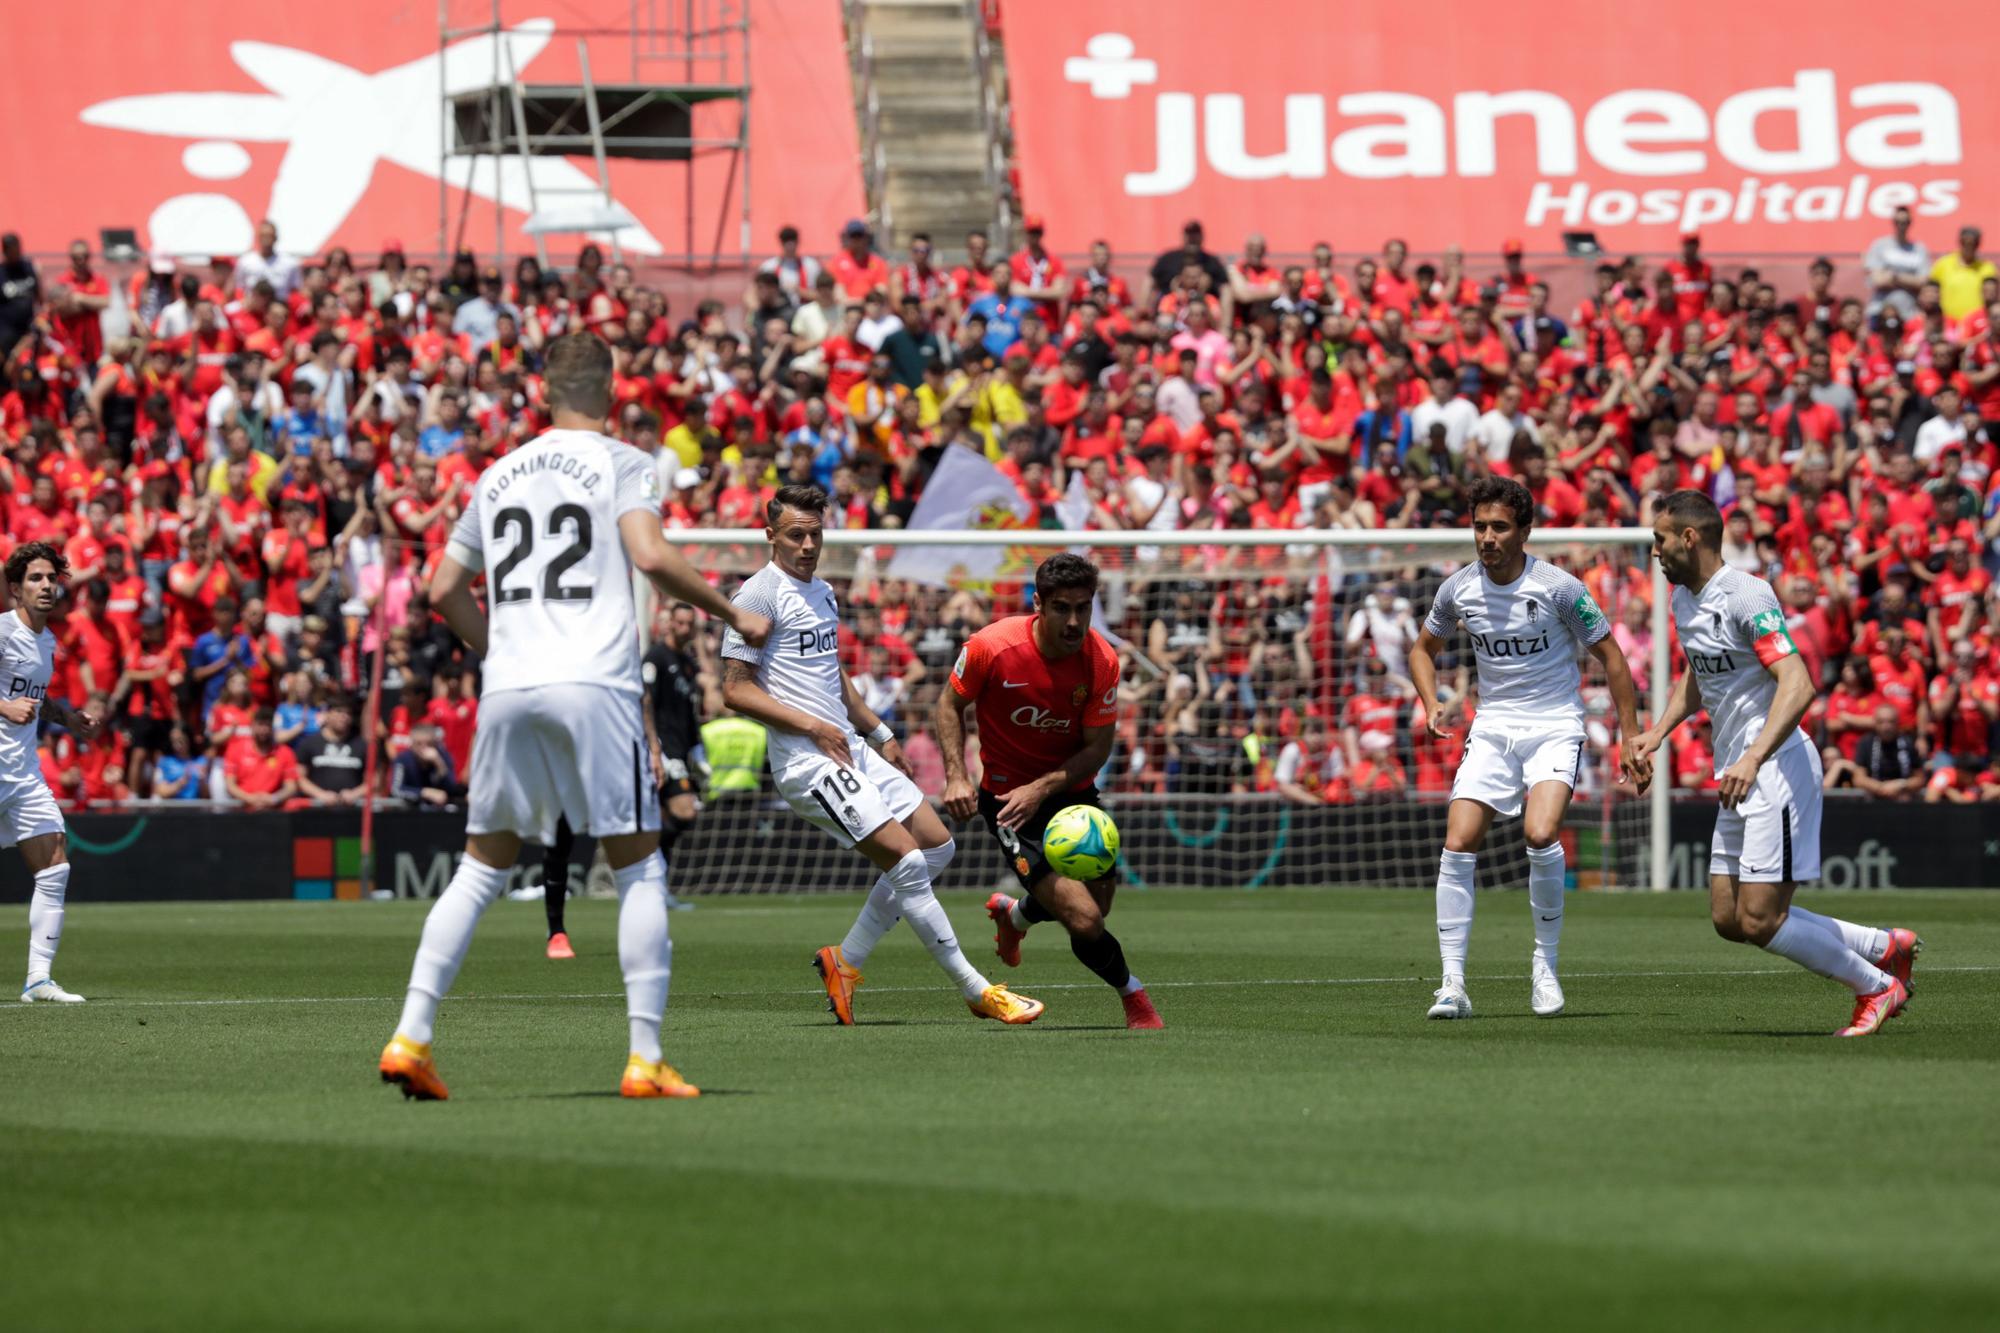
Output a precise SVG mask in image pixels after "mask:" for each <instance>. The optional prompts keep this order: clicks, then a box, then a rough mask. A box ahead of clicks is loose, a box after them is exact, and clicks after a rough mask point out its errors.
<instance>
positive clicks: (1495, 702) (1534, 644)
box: [1424, 555, 1611, 726]
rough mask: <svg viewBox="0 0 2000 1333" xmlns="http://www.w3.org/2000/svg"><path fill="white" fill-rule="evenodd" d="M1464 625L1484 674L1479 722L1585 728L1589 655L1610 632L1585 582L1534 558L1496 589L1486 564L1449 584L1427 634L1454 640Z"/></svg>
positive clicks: (1435, 606)
mask: <svg viewBox="0 0 2000 1333" xmlns="http://www.w3.org/2000/svg"><path fill="white" fill-rule="evenodd" d="M1460 621H1464V622H1465V631H1466V633H1467V634H1468V635H1470V636H1471V639H1472V656H1473V660H1474V662H1476V663H1477V664H1478V668H1479V721H1480V722H1488V721H1490V722H1493V723H1496V724H1521V723H1534V724H1538V725H1539V724H1544V723H1552V722H1554V723H1563V724H1573V725H1575V726H1582V725H1583V717H1584V711H1583V673H1582V672H1581V671H1580V670H1579V669H1578V667H1577V662H1578V660H1579V659H1580V658H1581V657H1582V655H1583V650H1584V649H1586V648H1588V647H1590V646H1591V645H1592V644H1594V643H1596V642H1597V641H1598V640H1600V639H1602V638H1603V637H1604V636H1605V635H1607V634H1609V633H1610V632H1611V626H1610V625H1609V624H1608V623H1607V622H1606V621H1605V619H1604V613H1603V612H1602V611H1599V610H1598V609H1597V603H1596V602H1595V601H1593V600H1591V596H1590V590H1589V589H1587V588H1585V587H1584V586H1583V581H1582V580H1581V579H1578V578H1577V577H1576V576H1575V575H1574V574H1571V573H1569V572H1567V571H1566V570H1562V569H1558V568H1556V566H1554V565H1552V564H1550V563H1549V562H1548V561H1546V560H1538V559H1536V558H1535V557H1534V556H1532V555H1531V556H1529V557H1528V563H1527V566H1526V568H1524V569H1523V570H1522V571H1521V577H1519V578H1518V579H1515V580H1514V581H1513V582H1512V583H1507V584H1500V583H1495V582H1494V581H1493V580H1492V579H1490V578H1488V577H1487V574H1486V570H1485V568H1484V566H1481V565H1479V564H1477V563H1474V564H1470V565H1467V566H1465V567H1464V568H1463V569H1461V570H1459V571H1458V572H1457V573H1455V574H1453V575H1452V576H1451V577H1450V578H1448V579H1446V580H1445V581H1444V584H1443V586H1441V587H1440V588H1439V589H1438V591H1437V598H1436V600H1435V601H1433V602H1432V603H1431V611H1430V614H1429V615H1428V616H1425V617H1424V628H1425V629H1427V630H1429V631H1430V632H1431V633H1433V634H1435V635H1437V636H1438V637H1439V638H1441V639H1442V638H1448V637H1450V635H1451V632H1452V629H1453V627H1454V626H1456V625H1457V624H1458V623H1459V622H1460Z"/></svg>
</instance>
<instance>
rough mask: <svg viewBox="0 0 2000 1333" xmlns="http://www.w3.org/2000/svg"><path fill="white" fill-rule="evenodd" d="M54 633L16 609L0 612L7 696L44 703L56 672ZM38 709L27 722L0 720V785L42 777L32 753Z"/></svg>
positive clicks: (0, 667) (2, 682)
mask: <svg viewBox="0 0 2000 1333" xmlns="http://www.w3.org/2000/svg"><path fill="white" fill-rule="evenodd" d="M55 666H56V636H55V635H53V634H51V633H50V632H49V631H48V630H47V629H46V628H45V629H43V630H42V631H41V632H40V633H39V634H38V633H36V632H35V631H34V630H31V629H29V628H28V625H27V622H26V621H24V620H22V619H21V613H20V612H18V611H9V612H7V613H6V614H5V615H0V686H4V687H5V697H6V698H9V699H20V698H28V699H33V700H35V701H36V702H37V703H46V702H47V701H48V697H49V677H50V676H52V675H54V674H55ZM39 716H40V714H39V711H38V712H37V716H36V717H35V718H30V719H29V720H28V721H26V722H6V721H0V784H4V785H8V786H12V785H13V784H15V783H21V782H40V781H41V780H42V761H41V757H40V756H39V755H37V754H36V753H35V734H36V731H37V721H38V719H39Z"/></svg>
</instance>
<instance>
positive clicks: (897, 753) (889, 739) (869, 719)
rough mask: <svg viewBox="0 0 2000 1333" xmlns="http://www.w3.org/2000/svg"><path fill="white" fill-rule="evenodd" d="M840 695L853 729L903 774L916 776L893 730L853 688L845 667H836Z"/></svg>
mask: <svg viewBox="0 0 2000 1333" xmlns="http://www.w3.org/2000/svg"><path fill="white" fill-rule="evenodd" d="M840 697H841V699H842V701H843V702H845V703H846V705H847V720H848V721H849V722H851V723H853V725H854V730H855V731H856V732H858V733H859V734H860V735H861V737H862V738H863V739H864V740H866V741H867V742H868V743H869V744H870V745H872V746H874V747H875V753H877V754H879V755H881V756H882V757H883V758H884V759H886V760H888V761H889V762H890V763H891V764H894V765H895V766H896V768H897V769H898V770H899V771H900V772H901V773H902V774H903V776H904V777H906V778H914V777H916V772H915V771H914V770H913V769H911V767H910V761H909V760H908V759H905V758H904V757H903V745H902V742H901V741H898V740H897V739H896V733H895V732H893V731H891V730H889V724H888V723H887V722H884V721H883V720H882V719H881V717H880V716H878V715H877V714H876V712H875V710H874V709H872V708H870V707H869V706H868V701H867V700H866V699H863V698H862V697H861V691H859V690H857V689H855V688H854V679H853V677H851V676H849V675H848V674H847V668H846V667H842V668H841V669H840Z"/></svg>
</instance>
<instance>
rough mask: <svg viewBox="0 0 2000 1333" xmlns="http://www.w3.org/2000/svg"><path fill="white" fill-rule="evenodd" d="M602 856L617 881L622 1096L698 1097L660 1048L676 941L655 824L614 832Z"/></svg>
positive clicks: (665, 873) (662, 858)
mask: <svg viewBox="0 0 2000 1333" xmlns="http://www.w3.org/2000/svg"><path fill="white" fill-rule="evenodd" d="M603 842H604V856H605V859H606V860H608V861H609V862H610V863H611V874H612V877H613V879H615V880H616V881H617V884H618V966H619V970H620V972H621V973H622V974H623V976H624V980H625V1018H626V1025H627V1028H628V1029H629V1032H628V1036H629V1050H630V1054H629V1055H628V1056H627V1057H626V1062H625V1074H624V1077H623V1078H622V1079H621V1080H620V1081H619V1086H618V1090H619V1092H620V1093H621V1094H622V1095H624V1096H626V1097H698V1096H700V1095H701V1089H699V1088H697V1087H695V1086H694V1085H693V1084H691V1083H689V1082H688V1081H687V1080H686V1079H684V1078H682V1077H681V1074H680V1071H679V1070H677V1069H675V1068H674V1067H673V1066H672V1065H671V1064H669V1063H667V1061H666V1059H665V1058H664V1056H663V1054H662V1052H661V1049H660V1026H661V1024H662V1023H663V1022H664V1021H665V1019H666V1013H667V994H668V991H669V989H670V988H671V986H672V983H673V971H674V941H673V935H672V933H671V931H670V930H669V929H668V926H667V864H666V860H665V858H664V857H662V856H661V855H660V853H659V844H660V839H659V835H658V832H657V830H645V831H642V832H639V833H633V834H613V835H610V836H608V837H606V838H605V839H604V840H603Z"/></svg>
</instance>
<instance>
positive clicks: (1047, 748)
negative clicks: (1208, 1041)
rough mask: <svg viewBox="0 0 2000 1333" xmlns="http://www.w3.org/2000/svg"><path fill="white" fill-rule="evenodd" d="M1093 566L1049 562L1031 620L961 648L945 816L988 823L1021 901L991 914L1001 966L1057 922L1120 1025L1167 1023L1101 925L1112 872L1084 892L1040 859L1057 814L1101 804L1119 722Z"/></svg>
mask: <svg viewBox="0 0 2000 1333" xmlns="http://www.w3.org/2000/svg"><path fill="white" fill-rule="evenodd" d="M1096 598H1097V566H1095V565H1093V564H1091V563H1090V562H1089V561H1088V560H1085V559H1084V558H1083V557H1082V556H1077V555H1068V554H1064V555H1055V556H1050V557H1049V558H1048V559H1047V560H1045V561H1043V562H1042V565H1041V567H1040V568H1039V569H1037V570H1036V571H1035V605H1036V607H1037V608H1038V609H1037V612H1036V614H1034V615H1032V616H1010V617H1008V618H1007V619H1005V620H999V621H995V622H994V623H993V624H991V625H988V626H987V627H986V628H985V629H983V630H980V631H979V632H978V633H977V634H975V635H973V636H972V637H971V638H970V639H968V640H967V641H966V644H965V647H964V648H963V649H962V650H961V651H960V652H959V655H958V665H957V666H955V667H953V668H952V672H951V684H950V688H948V689H946V690H945V691H943V694H942V697H940V698H939V700H938V706H937V718H936V722H937V741H938V748H939V749H941V750H943V751H944V765H945V778H946V781H945V788H944V808H945V811H946V813H948V814H950V815H951V816H952V817H953V818H955V819H970V818H971V817H972V816H973V814H974V813H977V814H978V815H980V816H981V817H982V818H983V819H985V821H986V826H987V827H988V828H989V829H991V830H992V831H993V836H994V837H995V838H997V839H999V841H1000V847H1001V850H1002V851H1004V852H1005V853H1006V855H1007V864H1008V867H1009V868H1010V869H1012V870H1013V872H1014V875H1015V878H1017V879H1019V880H1020V881H1021V887H1022V889H1023V890H1025V893H1024V895H1023V896H1022V897H1020V898H1010V897H1008V896H1007V895H1006V894H1004V893H996V894H994V895H993V896H992V897H991V898H988V899H987V900H986V912H987V915H988V916H990V917H992V918H993V922H994V924H995V925H996V926H998V927H999V931H1000V933H999V934H998V935H997V936H996V937H995V939H996V941H997V943H998V944H999V946H1000V947H999V949H998V951H997V952H998V953H999V955H1000V961H1001V962H1003V963H1005V964H1007V966H1009V967H1019V966H1020V964H1021V939H1022V937H1023V936H1024V935H1026V934H1027V931H1028V927H1029V926H1032V925H1033V924H1034V923H1035V922H1037V921H1060V922H1062V923H1063V927H1064V929H1066V930H1068V931H1069V947H1070V952H1071V953H1073V954H1075V955H1076V956H1077V960H1078V961H1079V962H1081V963H1082V964H1083V965H1084V966H1085V967H1087V968H1089V969H1090V970H1091V971H1093V972H1095V973H1096V974H1097V975H1098V976H1100V977H1102V978H1103V979H1104V981H1105V983H1106V984H1108V985H1110V986H1111V987H1112V988H1113V989H1115V990H1116V991H1117V992H1118V995H1119V998H1120V999H1121V1000H1122V1001H1123V1003H1124V1005H1125V1026H1126V1027H1128V1028H1157V1027H1163V1026H1165V1025H1164V1024H1162V1023H1161V1022H1160V1015H1159V1013H1158V1011H1157V1010H1155V1009H1154V1008H1153V1002H1152V1001H1151V1000H1149V999H1148V998H1146V990H1145V987H1143V986H1141V985H1140V984H1139V979H1138V978H1137V977H1135V976H1133V975H1132V971H1131V969H1130V968H1128V967H1126V966H1125V950H1124V949H1123V948H1122V947H1120V946H1119V943H1118V939H1117V937H1116V936H1114V935H1113V934H1112V933H1111V932H1110V931H1108V930H1106V929H1105V928H1104V918H1105V915H1106V914H1107V913H1109V912H1110V911H1111V897H1112V894H1113V892H1115V891H1116V889H1117V887H1118V885H1117V877H1116V874H1115V873H1114V874H1110V875H1106V876H1104V877H1103V878H1102V879H1096V880H1092V881H1091V882H1090V883H1088V884H1084V883H1081V882H1079V881H1077V880H1073V879H1069V878H1066V877H1065V876H1062V875H1058V874H1057V873H1056V872H1055V871H1054V870H1052V869H1050V867H1049V863H1048V862H1047V861H1046V860H1045V859H1043V857H1042V833H1043V830H1045V829H1046V828H1047V827H1048V824H1049V820H1050V819H1052V818H1054V817H1055V814H1056V812H1057V811H1059V810H1062V809H1065V808H1066V807H1068V806H1072V805H1096V804H1097V803H1098V801H1097V787H1096V785H1095V781H1094V780H1095V778H1096V776H1097V772H1098V770H1099V769H1101V768H1103V767H1104V765H1105V764H1106V763H1107V762H1108V761H1109V760H1110V758H1111V744H1112V740H1113V737H1114V734H1115V729H1116V722H1117V718H1118V654H1117V653H1116V652H1115V651H1114V650H1113V649H1112V647H1111V645H1110V643H1108V642H1106V640H1105V638H1104V636H1103V635H1102V634H1099V633H1098V632H1097V631H1095V630H1093V629H1092V628H1091V627H1090V611H1091V606H1092V604H1093V603H1094V602H1095V601H1096ZM969 706H976V708H977V712H976V717H977V719H978V722H979V743H980V756H981V759H982V760H983V766H984V769H985V772H984V776H983V777H982V778H981V780H980V784H979V788H978V790H977V791H976V792H975V791H974V790H973V786H972V779H971V777H970V776H969V775H968V774H967V772H966V767H965V710H966V708H967V707H969Z"/></svg>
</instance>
